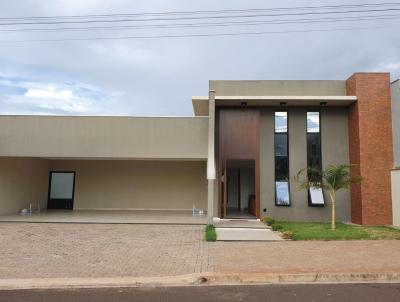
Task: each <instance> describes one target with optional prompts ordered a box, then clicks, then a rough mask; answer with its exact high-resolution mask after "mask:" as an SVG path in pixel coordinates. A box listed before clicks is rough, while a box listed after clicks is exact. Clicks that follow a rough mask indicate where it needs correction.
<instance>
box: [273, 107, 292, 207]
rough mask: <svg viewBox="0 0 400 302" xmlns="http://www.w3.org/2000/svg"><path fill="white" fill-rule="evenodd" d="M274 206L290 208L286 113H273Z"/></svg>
mask: <svg viewBox="0 0 400 302" xmlns="http://www.w3.org/2000/svg"><path fill="white" fill-rule="evenodd" d="M275 205H277V206H290V195H289V148H288V113H287V112H275Z"/></svg>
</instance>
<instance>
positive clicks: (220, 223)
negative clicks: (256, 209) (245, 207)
mask: <svg viewBox="0 0 400 302" xmlns="http://www.w3.org/2000/svg"><path fill="white" fill-rule="evenodd" d="M213 224H214V226H215V227H216V228H241V229H271V227H270V226H267V225H266V224H265V223H263V222H261V221H260V220H256V219H251V220H247V219H214V221H213Z"/></svg>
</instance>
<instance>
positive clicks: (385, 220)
mask: <svg viewBox="0 0 400 302" xmlns="http://www.w3.org/2000/svg"><path fill="white" fill-rule="evenodd" d="M347 95H356V96H357V98H358V100H357V102H356V103H354V104H353V105H351V107H350V109H349V151H350V163H351V164H355V165H356V166H355V167H354V168H353V173H354V174H357V175H361V176H362V177H363V181H362V182H361V183H360V184H353V185H352V186H351V216H352V217H351V218H352V222H354V223H358V224H367V225H383V224H392V201H391V184H390V169H392V167H393V142H392V114H391V99H390V76H389V74H388V73H355V74H354V75H353V76H351V77H350V78H349V79H348V80H347Z"/></svg>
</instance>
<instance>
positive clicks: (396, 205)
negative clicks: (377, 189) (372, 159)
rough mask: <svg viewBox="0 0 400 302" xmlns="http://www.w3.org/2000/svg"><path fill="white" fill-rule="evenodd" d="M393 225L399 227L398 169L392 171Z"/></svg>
mask: <svg viewBox="0 0 400 302" xmlns="http://www.w3.org/2000/svg"><path fill="white" fill-rule="evenodd" d="M391 176H392V207H393V225H395V226H399V227H400V169H396V170H392V173H391Z"/></svg>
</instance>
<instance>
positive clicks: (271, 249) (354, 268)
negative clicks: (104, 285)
mask: <svg viewBox="0 0 400 302" xmlns="http://www.w3.org/2000/svg"><path fill="white" fill-rule="evenodd" d="M204 228H205V226H201V225H140V224H127V225H123V224H63V223H56V224H53V223H0V255H1V257H0V279H9V278H56V277H58V278H73V277H81V278H94V277H152V276H154V277H156V276H158V277H162V276H175V275H183V274H191V273H201V272H217V273H307V272H343V273H345V272H370V273H373V272H400V253H399V251H400V241H395V240H393V241H330V242H311V241H308V242H305V241H303V242H299V241H290V242H287V241H278V242H205V241H204V240H203V237H204Z"/></svg>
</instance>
